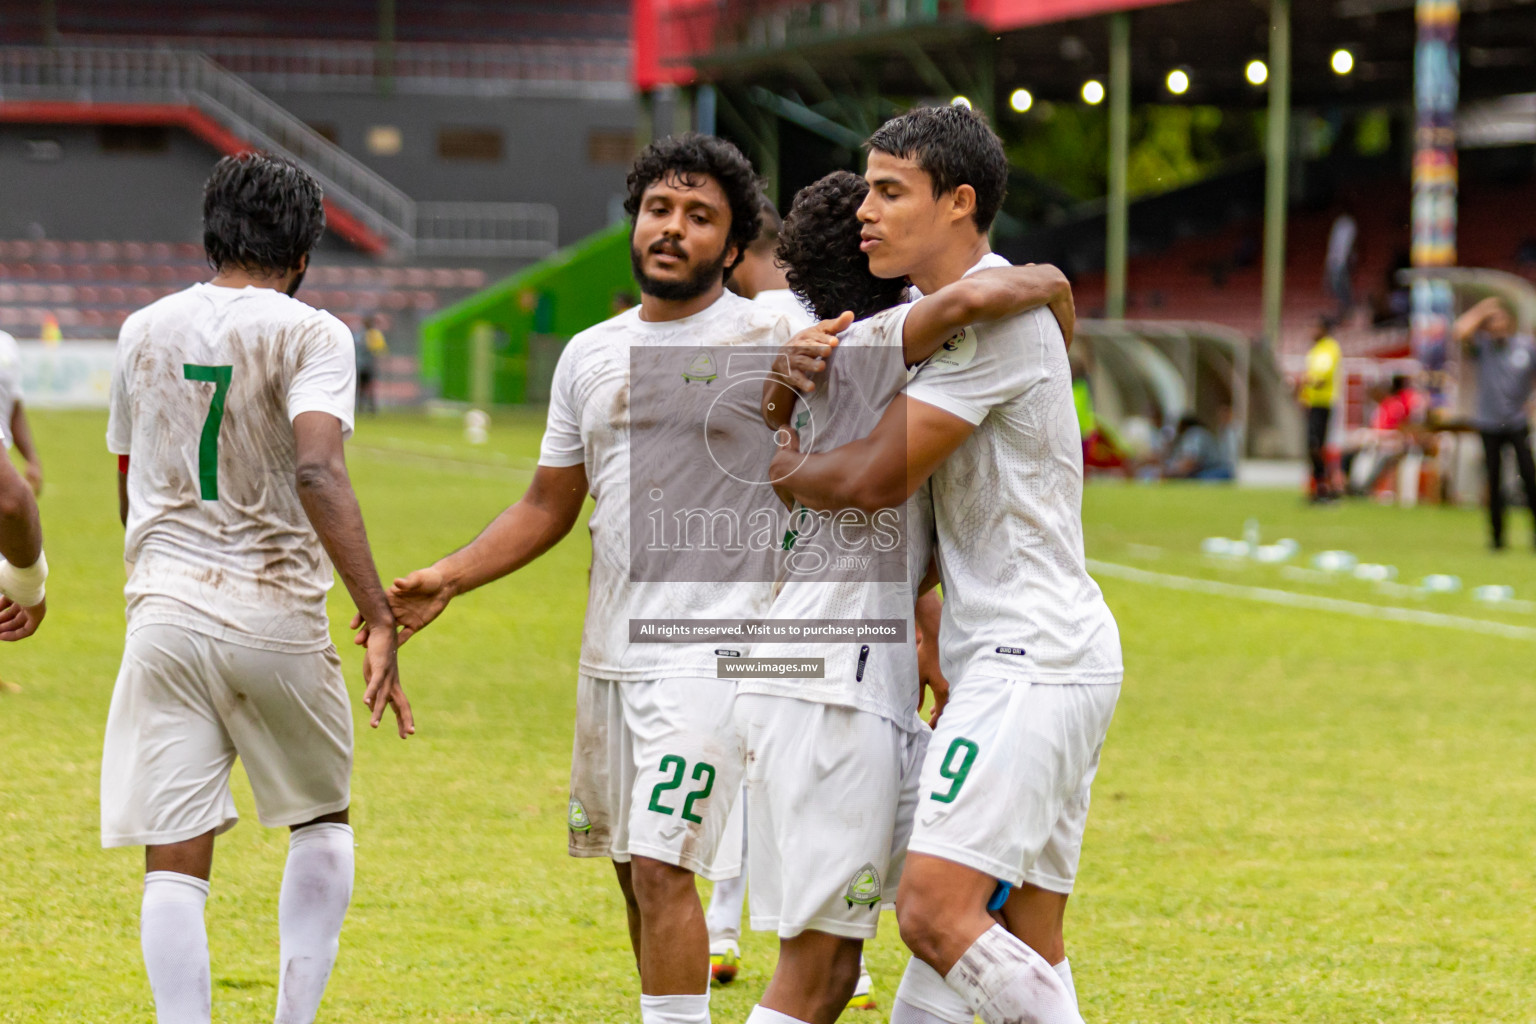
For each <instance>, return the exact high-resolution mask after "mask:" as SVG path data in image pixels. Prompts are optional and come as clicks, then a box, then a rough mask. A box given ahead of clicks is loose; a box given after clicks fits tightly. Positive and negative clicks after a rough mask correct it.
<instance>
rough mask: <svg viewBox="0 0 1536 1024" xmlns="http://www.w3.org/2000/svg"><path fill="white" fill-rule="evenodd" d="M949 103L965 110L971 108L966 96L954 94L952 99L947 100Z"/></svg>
mask: <svg viewBox="0 0 1536 1024" xmlns="http://www.w3.org/2000/svg"><path fill="white" fill-rule="evenodd" d="M949 105H950V106H952V107H964V108H965V109H966V110H970V109H971V101H970V99H969V98H968V97H965V96H956V97H955V98H954V99H952V100H950V101H949Z"/></svg>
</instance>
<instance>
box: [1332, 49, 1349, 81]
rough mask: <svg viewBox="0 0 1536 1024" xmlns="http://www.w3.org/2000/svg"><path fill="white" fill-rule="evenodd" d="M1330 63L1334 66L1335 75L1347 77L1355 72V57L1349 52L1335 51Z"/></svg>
mask: <svg viewBox="0 0 1536 1024" xmlns="http://www.w3.org/2000/svg"><path fill="white" fill-rule="evenodd" d="M1329 63H1330V64H1332V65H1333V73H1334V74H1336V75H1347V74H1349V73H1350V72H1351V71H1353V70H1355V55H1354V54H1352V53H1350V52H1349V51H1348V50H1334V51H1333V58H1332V59H1331V60H1330V61H1329Z"/></svg>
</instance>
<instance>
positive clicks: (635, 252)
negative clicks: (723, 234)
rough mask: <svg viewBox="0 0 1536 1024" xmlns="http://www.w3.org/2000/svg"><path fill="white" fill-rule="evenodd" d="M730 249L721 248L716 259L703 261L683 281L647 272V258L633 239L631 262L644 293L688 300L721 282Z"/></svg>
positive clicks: (681, 300)
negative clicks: (653, 275)
mask: <svg viewBox="0 0 1536 1024" xmlns="http://www.w3.org/2000/svg"><path fill="white" fill-rule="evenodd" d="M672 251H673V252H676V251H677V250H672ZM729 251H730V246H726V247H725V248H723V249H721V250H720V255H719V256H718V257H717V258H716V259H713V260H711V261H710V262H708V263H701V264H700V265H699V268H698V269H697V270H695V271H694V272H693V273H692V274H690V275H689V276H688V277H685V278H683V279H682V280H681V281H663V280H658V279H657V278H654V277H651V276H650V275H649V274H647V273H646V272H645V260H644V258H643V257H642V256H641V255H640V250H639V249H638V248H636V246H635V243H634V241H633V239H631V241H630V243H629V264H630V268H631V269H633V270H634V272H635V280H636V281H638V282H639V283H640V291H641V292H643V293H644V294H646V295H649V296H651V297H652V298H654V299H663V300H665V301H667V302H687V301H688V300H689V299H696V298H698V297H699V296H700V295H703V294H704V293H705V292H707V291H709V290H710V289H711V288H713V287H714V286H715V285H716V284H718V283H719V282H720V279H721V278H722V277H723V276H724V271H725V254H726V253H727V252H729Z"/></svg>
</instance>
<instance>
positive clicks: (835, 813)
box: [736, 693, 928, 939]
mask: <svg viewBox="0 0 1536 1024" xmlns="http://www.w3.org/2000/svg"><path fill="white" fill-rule="evenodd" d="M736 724H737V727H738V729H739V730H740V731H741V735H742V739H743V742H744V743H745V745H746V751H747V754H746V757H747V792H748V794H749V798H748V800H747V835H748V840H747V872H748V875H749V877H750V878H751V879H752V882H751V888H750V899H751V920H752V927H753V929H755V930H757V931H774V932H777V933H778V934H779V936H780V938H785V939H792V938H794V937H795V936H796V935H799V934H800V933H801V932H803V931H805V930H806V929H811V930H813V931H819V932H826V933H827V934H829V935H839V936H842V937H843V938H849V939H869V938H873V937H874V935H875V928H876V925H877V924H878V923H879V920H880V910H881V908H882V907H891V906H894V904H895V899H896V886H897V884H898V883H899V882H900V879H901V868H902V865H903V863H904V862H905V860H906V847H907V839H908V838H909V837H910V835H911V830H912V813H913V811H914V809H915V808H916V806H917V794H918V789H917V782H918V772H919V769H920V768H921V766H922V763H923V753H924V751H925V750H926V749H927V745H928V729H927V727H926V726H923V725H921V723H914V724H916V725H917V726H918V728H917V729H902V728H901V727H899V726H897V725H896V723H894V722H892V721H890V720H889V719H887V718H883V717H881V716H880V715H876V714H873V713H871V712H868V711H859V710H856V709H854V708H845V707H839V706H837V705H832V704H821V703H817V702H814V701H805V700H799V699H797V698H795V697H785V696H775V695H768V694H758V693H751V694H742V695H741V696H739V697H737V698H736Z"/></svg>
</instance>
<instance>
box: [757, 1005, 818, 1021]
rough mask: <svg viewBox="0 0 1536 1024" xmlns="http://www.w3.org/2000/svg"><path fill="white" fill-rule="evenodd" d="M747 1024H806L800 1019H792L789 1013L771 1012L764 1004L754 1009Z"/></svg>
mask: <svg viewBox="0 0 1536 1024" xmlns="http://www.w3.org/2000/svg"><path fill="white" fill-rule="evenodd" d="M747 1024H806V1022H805V1021H803V1020H801V1019H800V1018H799V1017H791V1016H790V1015H789V1014H787V1013H780V1012H779V1011H778V1010H770V1009H768V1007H766V1006H764V1005H763V1004H762V1003H758V1004H757V1005H756V1006H754V1007H752V1012H751V1013H749V1014H747Z"/></svg>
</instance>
